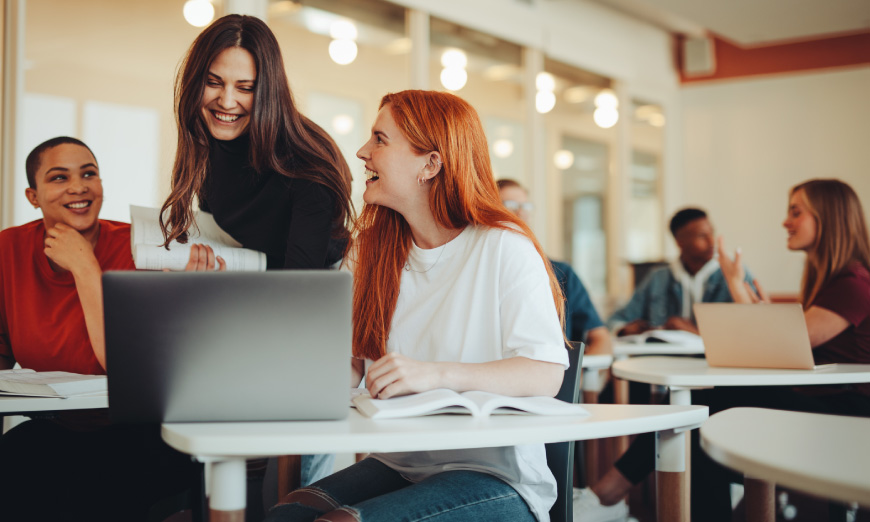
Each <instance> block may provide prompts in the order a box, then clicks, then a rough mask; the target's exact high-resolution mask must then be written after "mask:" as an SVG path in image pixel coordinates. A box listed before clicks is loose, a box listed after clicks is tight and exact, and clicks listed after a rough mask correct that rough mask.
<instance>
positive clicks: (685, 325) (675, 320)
mask: <svg viewBox="0 0 870 522" xmlns="http://www.w3.org/2000/svg"><path fill="white" fill-rule="evenodd" d="M662 327H663V328H664V329H665V330H683V331H684V332H692V333H693V334H697V333H699V332H698V327H697V326H695V323H693V322H692V321H690V320H689V319H684V318H682V317H678V316H676V315H675V316H672V317H668V320H667V321H665V324H664V325H662Z"/></svg>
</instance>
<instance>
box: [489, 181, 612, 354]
mask: <svg viewBox="0 0 870 522" xmlns="http://www.w3.org/2000/svg"><path fill="white" fill-rule="evenodd" d="M497 183H498V192H499V195H500V196H501V200H502V203H504V205H505V207H507V209H508V210H510V211H511V212H513V213H514V214H516V215H517V217H519V218H520V219H522V220H523V221H526V222H528V218H529V212H530V211H531V208H532V204H531V203H529V195H528V193H527V192H526V189H524V188H523V186H522V185H520V184H519V183H517V182H516V181H514V180H511V179H500V180H498V182H497ZM550 263H552V265H553V272H555V274H556V278H557V279H558V280H559V286H561V287H562V293H563V294H565V335H566V336H567V337H568V340H570V341H583V342H585V343H586V352H585V353H587V354H590V355H598V354H610V353H612V352H613V348H612V341H611V338H610V332H609V331H608V330H607V327H606V326H604V323H603V322H602V321H601V318H600V317H599V316H598V312H596V311H595V307H594V306H593V304H592V300H591V299H590V298H589V293H588V292H587V291H586V287H585V286H583V282H582V281H580V278H579V277H578V276H577V274H576V273H575V272H574V270H573V269H572V268H571V265H569V264H567V263H562V262H559V261H553V260H552V259H551V260H550Z"/></svg>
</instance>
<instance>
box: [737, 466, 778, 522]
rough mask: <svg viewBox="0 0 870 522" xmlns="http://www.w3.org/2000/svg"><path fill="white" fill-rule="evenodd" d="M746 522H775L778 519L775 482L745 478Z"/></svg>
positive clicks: (744, 503)
mask: <svg viewBox="0 0 870 522" xmlns="http://www.w3.org/2000/svg"><path fill="white" fill-rule="evenodd" d="M743 487H744V495H745V496H744V502H743V505H744V507H745V508H746V522H773V521H774V520H775V518H776V508H775V496H776V494H775V493H774V489H775V488H774V485H773V482H768V481H766V480H761V479H754V478H751V477H744V479H743Z"/></svg>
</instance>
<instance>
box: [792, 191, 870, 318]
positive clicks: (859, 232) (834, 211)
mask: <svg viewBox="0 0 870 522" xmlns="http://www.w3.org/2000/svg"><path fill="white" fill-rule="evenodd" d="M799 191H803V197H804V202H805V203H806V205H807V208H809V211H810V213H811V214H812V215H813V217H814V218H815V220H816V241H815V244H814V245H813V247H812V248H811V249H809V250H808V251H807V261H806V264H805V265H804V277H803V282H802V284H801V302H802V303H803V306H804V308H809V307H810V306H812V304H813V301H814V300H815V299H816V296H817V295H818V294H819V290H821V288H822V286H824V285H825V283H827V282H828V281H830V280H831V278H832V277H834V276H836V275H837V274H839V273H840V272H841V271H842V270H843V269H844V268H846V267H847V266H848V265H850V264H852V263H855V262H857V263H860V264H861V265H863V266H864V268H866V269H867V270H868V271H870V239H868V237H867V221H866V220H865V218H864V210H863V209H862V208H861V201H860V200H859V199H858V195H857V194H855V191H854V190H852V187H850V186H849V185H847V184H846V183H843V182H842V181H840V180H838V179H811V180H809V181H805V182H803V183H801V184H800V185H796V186H795V187H794V188H792V189H791V192H790V193H789V197H791V196H794V195H795V194H796V193H797V192H799Z"/></svg>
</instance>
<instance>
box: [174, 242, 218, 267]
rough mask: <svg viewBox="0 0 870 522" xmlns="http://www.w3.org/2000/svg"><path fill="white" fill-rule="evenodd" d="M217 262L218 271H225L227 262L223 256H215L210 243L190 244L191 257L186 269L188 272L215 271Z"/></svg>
mask: <svg viewBox="0 0 870 522" xmlns="http://www.w3.org/2000/svg"><path fill="white" fill-rule="evenodd" d="M215 263H217V267H218V268H217V270H218V272H225V271H226V269H227V263H226V261H224V258H222V257H221V256H215V255H214V250H212V248H211V247H210V246H208V245H201V244H199V243H194V244H192V245H190V258H189V259H188V260H187V266H186V267H184V270H185V271H187V272H213V271H214V269H215Z"/></svg>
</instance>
